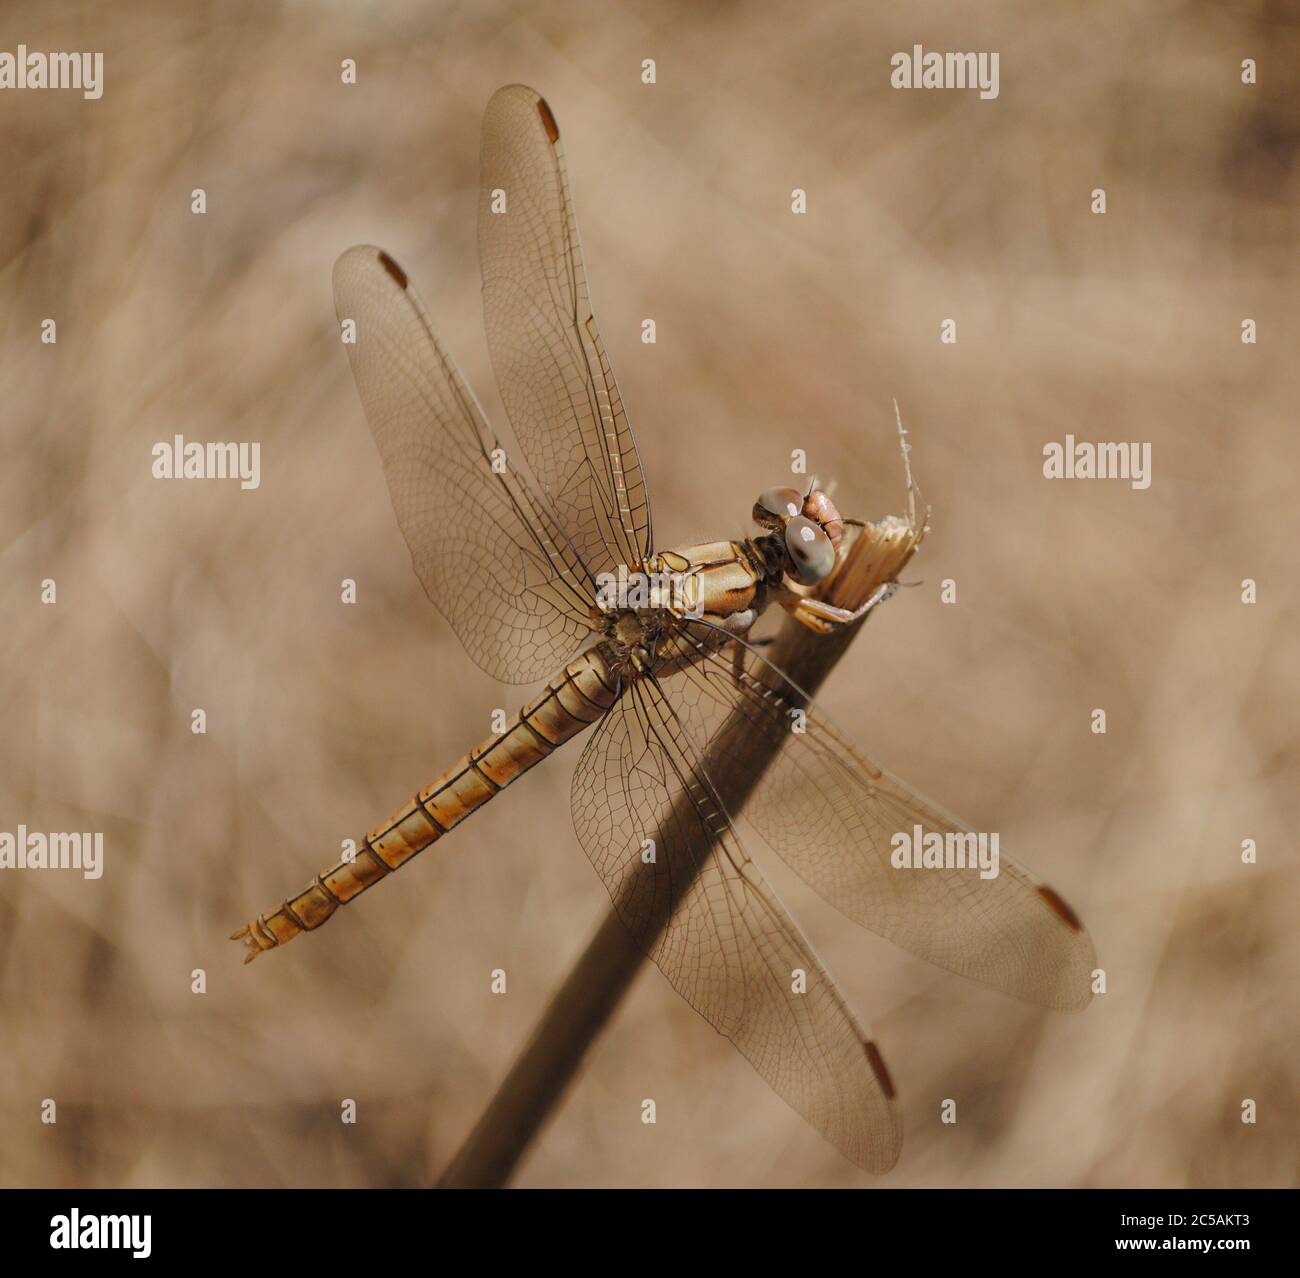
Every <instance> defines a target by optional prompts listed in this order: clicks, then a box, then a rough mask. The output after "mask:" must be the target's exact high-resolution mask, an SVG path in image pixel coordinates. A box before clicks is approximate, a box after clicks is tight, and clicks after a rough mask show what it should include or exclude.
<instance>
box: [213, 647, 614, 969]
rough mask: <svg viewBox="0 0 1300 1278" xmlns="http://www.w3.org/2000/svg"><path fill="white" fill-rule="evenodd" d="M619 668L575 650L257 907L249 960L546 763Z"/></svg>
mask: <svg viewBox="0 0 1300 1278" xmlns="http://www.w3.org/2000/svg"><path fill="white" fill-rule="evenodd" d="M618 695H619V686H618V679H617V676H616V675H615V674H614V672H613V670H612V669H611V667H610V662H609V660H608V658H607V656H606V653H605V650H604V647H603V645H602V646H597V647H595V648H592V649H590V650H589V651H587V652H584V653H583V654H582V655H581V656H578V657H575V658H574V660H573V661H571V662H569V664H568V665H567V666H565V668H564V669H563V670H562V671H561V672H560V674H558V675H557V676H556V677H555V678H554V679H552V680H551V681H550V683H548V684H547V686H546V688H545V690H544V691H543V692H542V693H541V694H540V695H539V696H538V697H536V698H535V699H534V700H532V701H530V702H529V703H528V705H526V706H525V707H524V708H523V709H522V710H520V711H519V713H518V714H516V715H515V716H514V717H513V718H512V719H510V720H509V722H508V723H507V724H506V725H505V727H504V728H503V729H502V731H501V732H499V733H494V734H493V735H492V736H490V737H488V738H487V740H485V741H483V742H480V744H479V745H477V746H475V748H474V749H473V750H471V751H470V752H469V753H468V754H466V755H464V756H463V757H462V758H461V759H459V760H458V761H457V762H456V763H454V764H452V766H451V767H450V768H448V769H447V771H446V772H444V773H443V774H442V775H441V776H440V777H439V778H438V779H437V780H436V781H433V782H431V783H430V784H429V785H427V786H425V787H424V789H423V790H421V791H420V792H419V794H417V795H416V796H415V797H414V798H413V799H411V800H410V801H409V802H408V803H407V804H406V806H405V807H403V808H401V809H400V810H399V811H398V812H395V813H394V814H393V815H392V816H391V817H389V818H388V820H386V821H382V822H380V824H379V825H377V826H375V828H374V829H373V830H371V831H370V832H369V833H368V834H367V835H366V836H365V838H363V839H361V840H360V842H359V845H358V847H357V850H356V852H355V853H353V854H352V855H350V856H347V857H345V858H344V859H343V860H341V861H339V862H337V863H336V864H335V865H333V866H331V867H330V868H329V869H328V870H323V871H322V872H321V873H320V874H318V875H317V876H316V878H315V879H314V880H313V881H312V882H311V883H310V884H309V885H308V886H307V887H306V888H305V889H304V890H303V891H302V892H299V893H298V895H297V896H293V897H289V898H288V899H287V900H285V901H283V902H281V904H280V905H279V906H278V907H277V908H276V909H274V910H271V911H269V912H267V913H266V914H262V915H259V916H258V917H257V918H256V919H254V920H253V921H252V922H251V923H248V924H246V925H245V926H244V927H242V928H241V929H240V930H239V931H238V932H236V933H234V934H233V935H232V937H231V940H236V941H243V942H244V943H245V945H247V947H248V950H249V952H248V954H247V955H246V956H245V958H244V962H245V963H251V962H252V961H253V959H255V958H256V957H257V956H258V955H259V954H261V953H262V952H263V951H264V950H270V949H274V948H275V947H276V946H277V945H284V944H285V943H286V942H288V941H291V940H293V938H294V937H295V936H297V935H298V934H299V933H300V932H312V931H315V929H316V928H318V927H320V925H321V924H322V923H324V922H325V921H326V920H327V919H329V918H330V917H331V916H332V915H333V914H334V912H335V910H337V909H338V908H339V906H340V905H346V904H347V903H348V902H349V901H351V900H353V899H355V898H356V897H358V896H360V895H361V893H362V892H364V891H365V890H366V889H367V888H368V887H371V886H372V885H374V884H375V883H378V882H379V881H380V880H381V879H385V878H387V877H388V876H389V875H390V874H392V873H393V872H394V871H395V870H397V869H399V868H400V867H401V866H403V865H405V864H406V862H407V861H409V860H411V858H412V857H414V856H415V855H416V854H417V853H420V852H423V851H424V849H425V848H427V847H428V846H429V845H430V844H432V843H436V842H437V841H438V839H440V838H441V837H442V836H443V835H444V834H446V833H447V832H448V831H449V830H451V829H452V828H453V827H455V826H457V825H459V824H460V823H461V822H462V821H463V820H464V819H465V818H466V817H467V816H469V814H470V813H471V812H474V811H475V810H476V809H478V808H481V807H482V806H483V805H484V804H485V803H486V802H487V801H488V800H489V799H491V798H492V797H493V796H494V795H496V794H498V793H499V792H500V791H502V790H504V789H505V788H506V786H508V785H509V784H510V783H511V782H512V781H513V780H515V778H516V777H519V776H522V775H523V774H524V773H525V772H527V771H528V769H529V768H531V767H534V766H535V765H536V764H538V763H540V762H541V761H542V760H543V759H545V758H546V757H547V756H548V755H549V754H551V753H552V752H553V751H555V750H556V749H558V748H559V747H560V746H561V745H563V744H564V742H566V741H568V740H569V739H570V738H571V737H575V736H577V734H578V733H579V732H581V731H582V730H583V728H586V727H588V726H589V725H590V724H592V723H595V721H596V720H597V719H600V718H602V717H603V716H604V714H605V712H606V711H607V710H608V709H609V708H610V706H612V705H613V704H614V702H615V701H616V700H617V699H618Z"/></svg>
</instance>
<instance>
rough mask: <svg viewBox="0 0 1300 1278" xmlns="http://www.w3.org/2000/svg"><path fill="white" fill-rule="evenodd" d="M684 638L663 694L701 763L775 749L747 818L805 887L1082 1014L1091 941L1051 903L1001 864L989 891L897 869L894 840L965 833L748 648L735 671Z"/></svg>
mask: <svg viewBox="0 0 1300 1278" xmlns="http://www.w3.org/2000/svg"><path fill="white" fill-rule="evenodd" d="M687 633H688V634H690V635H691V636H692V637H693V639H694V641H695V642H696V643H697V644H698V647H699V650H700V652H701V653H705V654H707V655H704V656H702V658H701V660H700V662H699V663H698V664H697V665H695V666H692V667H688V668H686V669H684V670H682V671H680V672H678V673H676V674H674V675H672V676H671V677H670V678H669V679H668V680H667V685H668V686H669V687H671V689H672V694H673V704H674V706H675V707H676V708H677V710H678V713H679V715H680V716H681V720H682V722H683V724H685V725H686V727H687V729H688V731H689V732H690V733H691V735H692V737H693V738H695V739H696V740H697V741H698V742H700V743H702V744H701V748H702V749H705V751H706V753H705V758H706V763H707V760H708V758H709V755H708V753H707V744H706V743H708V742H709V741H715V742H716V741H718V740H724V739H725V740H726V741H727V743H728V744H727V750H728V756H729V760H730V761H732V762H734V761H735V758H736V753H737V751H739V752H740V756H741V758H742V759H743V755H744V752H745V751H746V749H747V748H748V749H750V750H753V751H754V752H755V753H756V755H757V754H766V755H767V756H771V755H772V753H773V748H775V757H774V758H772V759H771V760H770V762H767V766H766V771H765V772H764V773H763V776H762V778H761V780H760V781H758V782H757V783H756V785H755V786H754V788H753V790H752V792H751V793H750V794H749V796H748V800H747V804H746V806H745V809H744V816H745V818H746V819H747V820H749V821H750V822H751V823H752V824H753V825H754V827H755V828H756V829H757V830H758V832H759V833H760V834H761V835H762V836H763V839H764V841H765V842H767V843H769V844H770V845H771V847H772V848H773V850H774V851H776V852H777V853H778V854H779V855H780V856H781V857H782V859H783V860H784V861H785V862H786V863H787V864H788V865H789V866H790V867H791V869H793V870H794V871H795V872H796V873H797V874H798V875H799V876H800V877H801V878H802V879H803V880H804V881H805V882H806V883H807V884H808V885H809V886H810V887H812V888H813V889H814V890H815V891H816V892H818V894H819V895H821V896H822V897H823V898H824V899H825V900H827V901H829V902H830V903H831V904H832V905H834V906H835V907H836V908H837V909H839V910H840V911H841V912H842V913H844V914H846V915H847V916H848V917H849V918H851V919H853V920H854V921H855V922H857V923H860V924H861V925H863V926H864V927H867V928H870V929H871V930H872V931H873V932H877V933H879V934H880V935H881V936H884V937H886V938H888V939H889V940H891V941H893V942H895V943H896V944H898V945H901V946H902V947H903V948H904V949H907V950H910V951H911V952H912V953H913V954H916V955H918V956H919V957H921V958H924V959H927V960H928V961H929V962H931V963H935V964H937V965H938V966H939V967H943V968H947V969H948V970H949V971H952V972H957V973H959V974H960V975H962V976H968V977H971V978H972V979H974V980H977V981H982V982H984V983H985V984H987V985H992V986H994V987H995V988H996V989H999V990H1001V991H1003V992H1004V993H1006V994H1010V995H1013V996H1015V997H1017V998H1022V999H1027V1000H1030V1001H1031V1002H1035V1003H1041V1004H1044V1005H1046V1006H1048V1007H1053V1008H1057V1009H1059V1010H1078V1009H1080V1008H1082V1007H1085V1006H1087V1004H1088V1002H1089V1001H1090V999H1091V997H1092V992H1091V980H1092V971H1093V968H1094V967H1095V966H1096V958H1095V955H1094V952H1093V948H1092V940H1091V938H1090V937H1089V936H1088V933H1087V931H1086V930H1085V928H1084V927H1083V924H1082V923H1081V922H1080V921H1079V919H1078V917H1077V916H1076V915H1075V914H1074V911H1073V910H1071V909H1070V907H1069V906H1068V905H1067V904H1066V903H1065V902H1064V901H1063V900H1062V899H1061V897H1060V896H1058V895H1057V893H1056V892H1054V891H1053V890H1052V889H1051V888H1049V887H1047V886H1046V885H1045V884H1043V883H1041V882H1039V880H1038V879H1036V878H1035V877H1034V876H1033V875H1032V874H1031V873H1030V872H1029V871H1028V870H1027V869H1025V868H1024V867H1023V866H1022V865H1020V864H1018V863H1017V862H1016V861H1014V860H1012V859H1011V858H1010V857H1009V856H1007V855H1006V854H1005V853H1000V856H999V864H998V873H997V876H996V877H995V878H987V879H986V878H981V877H980V874H979V871H978V870H977V869H959V868H939V867H936V868H924V869H904V868H895V867H894V866H893V864H892V863H891V859H890V858H891V852H892V844H891V840H892V839H893V836H894V835H895V834H899V833H906V834H908V835H909V836H911V835H913V833H914V830H915V827H916V826H920V827H921V830H922V831H923V835H926V834H937V835H940V836H946V835H949V834H951V835H958V834H967V833H973V832H972V831H971V829H970V827H969V826H968V825H965V824H964V823H962V822H961V821H958V820H957V819H956V818H954V817H953V816H951V815H950V814H948V813H947V812H945V811H944V810H943V809H942V808H940V807H939V806H938V805H936V804H934V803H932V802H931V801H930V800H928V799H925V798H922V797H921V796H920V795H918V794H917V793H916V792H915V791H914V790H912V789H911V788H910V787H909V786H908V785H906V784H905V783H904V782H902V781H900V780H899V779H898V778H897V777H896V776H893V775H892V774H891V773H889V772H887V771H886V770H885V769H884V768H882V767H880V766H879V765H878V764H876V763H874V762H873V761H872V760H871V759H869V758H867V757H866V756H865V755H863V754H862V753H860V752H859V751H858V750H857V749H856V747H854V745H853V744H852V743H851V742H850V741H849V739H848V738H847V737H846V736H845V735H844V734H843V733H842V732H840V731H839V729H837V728H836V727H835V725H834V724H833V723H831V722H830V720H828V719H827V718H826V716H825V715H824V714H823V713H822V712H821V711H820V710H819V709H817V708H816V707H815V706H812V705H809V704H808V701H807V699H806V697H805V696H804V694H803V693H802V692H801V691H800V690H799V689H798V688H797V687H796V686H795V685H794V684H792V683H791V682H790V681H789V680H788V679H787V678H786V677H785V675H783V674H782V673H781V672H780V671H779V670H778V669H777V668H776V667H775V666H774V665H773V664H772V663H771V662H769V661H767V660H766V659H765V658H764V657H763V656H762V654H761V653H759V652H757V651H756V650H754V649H752V648H747V649H746V650H745V651H744V661H743V663H742V665H741V666H740V667H739V668H738V667H737V666H736V665H735V664H734V662H733V661H732V659H731V653H721V654H720V653H716V652H711V651H709V650H710V649H711V648H713V647H714V646H715V645H716V638H717V636H716V634H715V633H714V628H712V627H709V628H706V627H704V626H701V625H699V623H692V624H691V626H689V627H688V628H687ZM733 651H734V650H733ZM798 709H802V710H803V719H802V722H801V723H799V724H798V726H801V727H802V728H803V731H801V732H796V731H794V730H793V729H794V727H795V726H796V723H797V721H796V719H795V718H794V716H793V714H792V712H793V711H795V710H798ZM723 724H728V725H729V730H728V731H726V732H725V733H723V732H722V731H721V729H722V725H723ZM737 725H739V726H741V727H742V728H743V730H742V731H737V730H736V728H737ZM746 743H748V746H747V745H746ZM756 766H757V765H756Z"/></svg>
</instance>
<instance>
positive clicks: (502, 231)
mask: <svg viewBox="0 0 1300 1278" xmlns="http://www.w3.org/2000/svg"><path fill="white" fill-rule="evenodd" d="M478 241H479V258H480V262H481V264H482V269H483V312H484V322H485V324H486V327H487V338H488V347H489V349H490V351H491V353H492V365H493V368H494V369H495V370H496V375H497V384H498V385H499V387H500V389H501V397H502V399H504V400H505V404H506V409H507V410H508V412H509V414H510V424H511V427H512V428H513V430H514V433H515V435H516V437H517V438H518V440H519V443H520V446H521V447H522V448H523V451H524V456H525V458H526V459H527V461H528V465H529V468H530V469H531V471H532V473H533V475H534V477H535V478H536V479H537V481H538V483H539V484H540V485H541V486H542V489H543V491H544V493H545V495H546V496H547V497H548V498H549V499H550V501H551V503H552V505H553V506H554V508H555V511H556V514H557V515H558V516H559V519H560V523H561V526H562V527H563V528H564V531H565V533H566V534H567V535H568V537H569V539H570V541H571V542H572V544H573V545H574V547H575V548H576V549H577V551H578V553H579V555H580V556H581V557H582V560H583V562H584V563H585V564H586V566H587V568H588V570H589V571H590V573H591V574H592V575H595V574H597V573H600V572H609V571H613V570H614V569H615V568H616V567H617V565H619V564H626V565H627V566H628V567H629V568H636V567H639V566H640V565H641V564H643V563H644V562H645V560H647V559H648V558H649V557H650V499H649V493H648V491H647V489H646V482H645V476H644V474H643V473H642V470H641V460H640V457H639V455H638V453H637V447H636V441H635V440H634V439H633V437H632V428H631V426H630V424H629V423H628V420H627V414H626V413H625V412H624V410H623V401H622V399H621V397H620V396H619V393H618V385H617V383H616V382H615V380H614V371H613V369H612V368H611V367H610V363H609V357H608V356H607V355H606V354H605V348H604V345H603V344H602V342H601V340H600V333H599V332H598V330H597V328H596V317H595V315H594V314H593V313H592V309H591V297H590V294H589V293H588V290H587V275H586V268H585V266H584V265H583V260H582V246H581V244H580V243H579V240H578V225H577V222H576V221H575V220H574V215H573V202H572V198H571V196H570V193H569V179H568V175H567V173H566V172H565V167H564V148H563V146H562V144H561V142H560V131H559V126H558V125H557V124H556V122H555V116H554V114H552V112H551V109H550V107H549V106H547V104H546V102H545V100H544V99H543V98H541V97H540V96H539V95H538V94H537V93H535V92H534V91H533V90H532V89H529V88H526V87H525V86H524V85H521V84H512V85H509V86H508V87H506V88H504V89H499V90H498V91H497V92H496V93H495V94H494V95H493V96H492V100H491V101H490V102H489V103H488V107H487V111H486V113H485V115H484V117H483V147H482V169H481V189H480V192H479V222H478Z"/></svg>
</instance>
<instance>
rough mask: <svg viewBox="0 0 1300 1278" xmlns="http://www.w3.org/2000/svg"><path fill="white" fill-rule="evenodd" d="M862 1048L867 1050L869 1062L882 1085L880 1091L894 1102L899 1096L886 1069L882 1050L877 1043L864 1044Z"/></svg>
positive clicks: (877, 1080)
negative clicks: (896, 1096)
mask: <svg viewBox="0 0 1300 1278" xmlns="http://www.w3.org/2000/svg"><path fill="white" fill-rule="evenodd" d="M862 1046H863V1047H865V1048H866V1049H867V1062H868V1064H870V1066H871V1071H872V1073H873V1074H875V1076H876V1082H878V1083H879V1084H880V1090H881V1091H882V1092H884V1093H885V1095H886V1096H887V1097H888V1098H889V1099H890V1100H893V1099H894V1097H895V1095H897V1093H896V1092H895V1091H894V1080H893V1079H892V1078H890V1077H889V1071H888V1070H887V1069H886V1068H885V1058H884V1057H883V1056H881V1054H880V1048H878V1047H877V1046H876V1045H875V1043H863V1045H862Z"/></svg>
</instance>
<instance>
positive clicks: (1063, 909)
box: [1038, 883, 1083, 932]
mask: <svg viewBox="0 0 1300 1278" xmlns="http://www.w3.org/2000/svg"><path fill="white" fill-rule="evenodd" d="M1038 895H1039V896H1041V897H1042V898H1043V900H1044V901H1046V902H1047V908H1048V909H1049V910H1051V911H1052V913H1053V914H1055V915H1056V917H1057V918H1059V919H1060V920H1061V922H1062V923H1064V924H1065V926H1066V927H1068V928H1069V929H1070V931H1071V932H1082V931H1083V924H1082V922H1080V920H1079V916H1078V915H1077V914H1076V913H1075V912H1074V911H1073V910H1072V909H1070V907H1069V906H1068V905H1067V904H1066V903H1065V902H1064V901H1063V900H1062V899H1061V897H1060V896H1059V895H1058V894H1057V893H1056V892H1054V891H1053V890H1052V889H1051V888H1049V887H1048V886H1047V885H1046V884H1045V883H1040V884H1039V885H1038Z"/></svg>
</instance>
